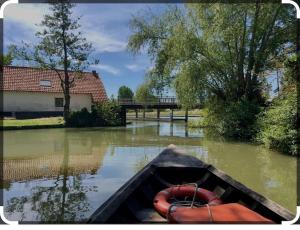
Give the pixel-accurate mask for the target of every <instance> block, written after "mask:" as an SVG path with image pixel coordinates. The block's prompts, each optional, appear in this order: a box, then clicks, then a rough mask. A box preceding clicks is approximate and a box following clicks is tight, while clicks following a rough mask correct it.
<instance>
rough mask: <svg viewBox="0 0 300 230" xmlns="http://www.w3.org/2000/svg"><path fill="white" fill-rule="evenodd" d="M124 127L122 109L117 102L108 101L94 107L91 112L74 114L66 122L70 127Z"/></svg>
mask: <svg viewBox="0 0 300 230" xmlns="http://www.w3.org/2000/svg"><path fill="white" fill-rule="evenodd" d="M118 125H122V117H121V108H120V107H119V106H118V105H117V104H116V102H115V101H107V102H103V103H101V104H100V103H99V104H94V105H93V106H92V109H91V112H89V111H88V110H87V109H86V108H83V109H82V110H80V111H77V112H72V113H71V114H70V116H69V118H68V119H67V121H66V126H68V127H97V126H118Z"/></svg>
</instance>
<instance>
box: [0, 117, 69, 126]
mask: <svg viewBox="0 0 300 230" xmlns="http://www.w3.org/2000/svg"><path fill="white" fill-rule="evenodd" d="M63 124H64V119H63V118H62V117H48V118H37V119H24V120H17V119H4V120H2V122H1V125H2V126H3V127H18V128H21V127H30V126H47V125H49V126H53V125H63Z"/></svg>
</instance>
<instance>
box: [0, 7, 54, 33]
mask: <svg viewBox="0 0 300 230" xmlns="http://www.w3.org/2000/svg"><path fill="white" fill-rule="evenodd" d="M47 13H49V9H48V5H47V4H11V5H8V6H7V7H5V10H4V22H5V21H6V20H7V21H14V22H17V23H19V24H22V25H24V26H27V27H29V28H30V29H32V30H36V29H37V26H36V24H40V23H41V20H42V19H43V16H44V15H45V14H47Z"/></svg>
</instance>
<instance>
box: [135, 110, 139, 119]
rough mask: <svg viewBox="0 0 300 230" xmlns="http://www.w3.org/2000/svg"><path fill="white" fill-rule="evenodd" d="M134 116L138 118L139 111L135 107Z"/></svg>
mask: <svg viewBox="0 0 300 230" xmlns="http://www.w3.org/2000/svg"><path fill="white" fill-rule="evenodd" d="M135 118H136V119H138V118H139V112H138V110H137V109H135Z"/></svg>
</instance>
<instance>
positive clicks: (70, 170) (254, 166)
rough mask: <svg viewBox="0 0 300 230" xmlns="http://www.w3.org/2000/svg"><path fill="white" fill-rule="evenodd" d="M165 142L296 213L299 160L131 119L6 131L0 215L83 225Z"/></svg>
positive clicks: (198, 132)
mask: <svg viewBox="0 0 300 230" xmlns="http://www.w3.org/2000/svg"><path fill="white" fill-rule="evenodd" d="M169 144H175V145H177V146H178V147H179V148H181V149H184V150H185V151H186V152H187V153H189V154H191V155H193V156H196V157H198V158H199V159H201V160H203V161H205V162H207V163H210V164H213V165H214V166H215V167H217V168H219V169H221V170H223V171H225V172H226V173H227V174H229V175H230V176H232V177H233V178H235V179H236V180H238V181H240V182H242V183H243V184H245V185H246V186H248V187H250V188H251V189H253V190H255V191H257V192H258V193H261V194H263V195H264V196H266V197H268V198H270V199H272V200H274V201H276V202H277V203H279V204H280V205H282V206H284V207H286V208H288V209H289V210H290V211H292V212H293V213H295V212H296V158H294V157H290V156H286V155H283V154H280V153H278V152H274V151H270V150H267V149H265V148H263V147H261V146H256V145H252V144H247V143H240V142H228V141H224V140H222V139H209V138H207V137H205V135H204V132H203V130H199V129H197V130H189V129H187V127H186V125H185V123H184V122H177V123H169V122H149V121H148V122H138V121H136V122H133V123H132V124H130V125H128V126H127V127H126V128H125V127H121V128H120V127H118V128H89V129H46V130H22V131H5V132H4V185H3V187H4V188H3V193H4V207H5V216H6V218H7V219H9V220H19V221H20V220H23V221H58V222H62V221H82V220H85V219H87V218H88V217H89V216H90V215H91V214H92V213H93V212H94V211H95V210H96V209H97V208H98V207H99V206H100V205H101V204H102V203H103V202H104V201H105V200H107V199H108V198H109V196H110V195H112V194H113V193H114V192H115V191H116V190H117V189H118V188H120V187H121V186H122V185H123V184H124V183H125V182H126V181H127V180H128V179H129V178H130V177H132V176H133V175H134V174H135V173H136V172H138V171H139V170H140V169H141V168H142V167H143V166H145V165H146V164H147V163H148V162H149V161H151V160H152V159H153V158H154V157H155V156H157V155H158V154H159V152H161V151H162V150H163V149H164V148H165V147H166V146H168V145H169Z"/></svg>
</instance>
